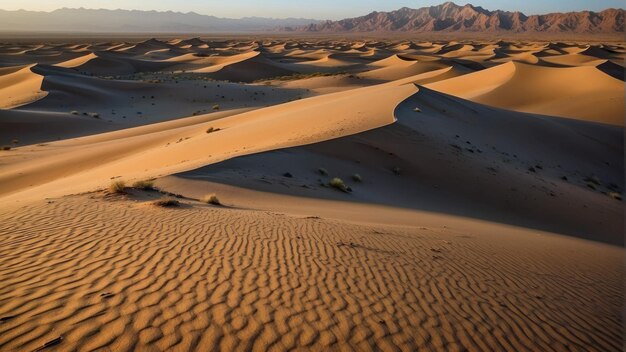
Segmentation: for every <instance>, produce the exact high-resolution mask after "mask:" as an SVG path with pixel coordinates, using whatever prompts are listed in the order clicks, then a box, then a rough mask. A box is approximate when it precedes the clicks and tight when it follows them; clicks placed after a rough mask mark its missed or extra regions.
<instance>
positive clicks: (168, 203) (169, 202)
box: [152, 198, 180, 208]
mask: <svg viewBox="0 0 626 352" xmlns="http://www.w3.org/2000/svg"><path fill="white" fill-rule="evenodd" d="M152 204H154V205H156V206H158V207H163V208H171V207H178V206H180V202H179V201H177V200H176V199H171V198H164V199H159V200H156V201H154V202H153V203H152Z"/></svg>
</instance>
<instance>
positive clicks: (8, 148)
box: [2, 145, 11, 150]
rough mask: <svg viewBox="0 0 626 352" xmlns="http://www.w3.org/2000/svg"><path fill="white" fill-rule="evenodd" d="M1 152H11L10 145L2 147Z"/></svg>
mask: <svg viewBox="0 0 626 352" xmlns="http://www.w3.org/2000/svg"><path fill="white" fill-rule="evenodd" d="M2 150H11V146H10V145H3V146H2Z"/></svg>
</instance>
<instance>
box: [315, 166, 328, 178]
mask: <svg viewBox="0 0 626 352" xmlns="http://www.w3.org/2000/svg"><path fill="white" fill-rule="evenodd" d="M317 172H319V173H320V175H322V176H328V170H326V169H324V168H323V167H320V168H319V169H317Z"/></svg>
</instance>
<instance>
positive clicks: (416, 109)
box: [413, 108, 422, 112]
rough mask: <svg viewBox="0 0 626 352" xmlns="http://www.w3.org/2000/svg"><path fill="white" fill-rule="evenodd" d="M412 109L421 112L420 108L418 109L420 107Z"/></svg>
mask: <svg viewBox="0 0 626 352" xmlns="http://www.w3.org/2000/svg"><path fill="white" fill-rule="evenodd" d="M413 111H415V112H422V109H420V108H415V109H413Z"/></svg>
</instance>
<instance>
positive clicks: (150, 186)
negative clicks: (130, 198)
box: [133, 180, 154, 191]
mask: <svg viewBox="0 0 626 352" xmlns="http://www.w3.org/2000/svg"><path fill="white" fill-rule="evenodd" d="M133 188H137V189H142V190H144V191H153V190H154V181H151V180H143V181H137V182H135V183H133Z"/></svg>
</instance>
